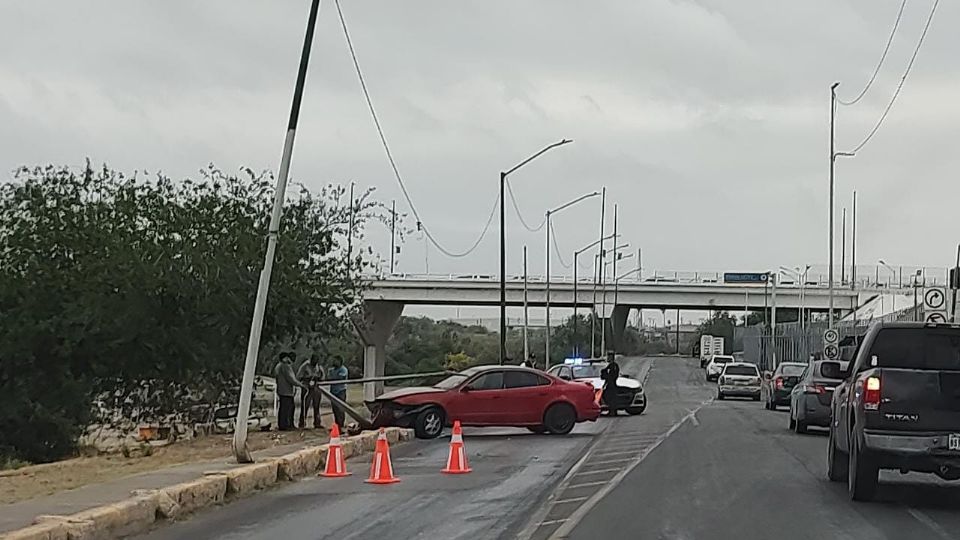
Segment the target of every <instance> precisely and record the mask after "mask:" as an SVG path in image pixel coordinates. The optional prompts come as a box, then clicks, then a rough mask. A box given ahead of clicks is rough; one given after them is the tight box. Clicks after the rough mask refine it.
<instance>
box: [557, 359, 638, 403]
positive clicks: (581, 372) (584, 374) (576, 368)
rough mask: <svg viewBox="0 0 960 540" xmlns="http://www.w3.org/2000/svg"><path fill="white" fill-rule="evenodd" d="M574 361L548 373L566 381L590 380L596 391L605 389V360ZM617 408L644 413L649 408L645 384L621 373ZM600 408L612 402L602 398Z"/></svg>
mask: <svg viewBox="0 0 960 540" xmlns="http://www.w3.org/2000/svg"><path fill="white" fill-rule="evenodd" d="M571 360H574V361H572V362H569V363H568V362H565V363H564V364H559V365H556V366H553V367H552V368H550V370H549V371H547V373H549V374H551V375H553V376H555V377H559V378H560V379H563V380H565V381H582V382H589V383H590V384H591V385H593V388H594V390H595V391H600V390H602V389H603V379H601V378H600V371H601V370H603V368H605V367H607V362H606V361H605V360H582V361H580V362H577V360H579V359H571ZM616 407H617V409H621V410H624V411H627V414H634V415H636V414H642V413H643V411H644V410H646V408H647V395H646V394H645V393H644V391H643V385H642V384H641V383H640V381H638V380H637V379H634V378H632V377H625V376H623V375H620V377H619V378H618V379H617V403H616ZM600 408H601V409H603V410H608V409H609V408H610V404H608V403H607V402H606V401H605V400H604V399H601V400H600Z"/></svg>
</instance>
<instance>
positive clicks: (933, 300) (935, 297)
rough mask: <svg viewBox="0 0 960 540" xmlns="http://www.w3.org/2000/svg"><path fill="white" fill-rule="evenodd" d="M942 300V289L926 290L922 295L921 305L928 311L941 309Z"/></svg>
mask: <svg viewBox="0 0 960 540" xmlns="http://www.w3.org/2000/svg"><path fill="white" fill-rule="evenodd" d="M944 300H945V298H944V294H943V289H927V292H925V293H923V303H924V304H925V305H926V306H927V308H929V309H940V308H942V307H943V302H944Z"/></svg>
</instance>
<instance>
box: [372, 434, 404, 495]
mask: <svg viewBox="0 0 960 540" xmlns="http://www.w3.org/2000/svg"><path fill="white" fill-rule="evenodd" d="M399 481H400V479H399V478H397V477H396V476H394V475H393V465H392V464H391V463H390V444H389V443H387V434H386V432H385V431H383V428H380V435H379V436H378V437H377V447H376V450H374V452H373V462H372V463H371V464H370V478H367V479H366V480H364V482H367V483H368V484H393V483H395V482H399Z"/></svg>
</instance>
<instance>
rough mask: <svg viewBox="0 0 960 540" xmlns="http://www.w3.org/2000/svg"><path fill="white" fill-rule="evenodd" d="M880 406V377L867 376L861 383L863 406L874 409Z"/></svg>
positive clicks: (870, 409)
mask: <svg viewBox="0 0 960 540" xmlns="http://www.w3.org/2000/svg"><path fill="white" fill-rule="evenodd" d="M879 407H880V377H867V380H866V381H865V382H864V383H863V408H864V409H866V410H869V411H875V410H877V409H878V408H879Z"/></svg>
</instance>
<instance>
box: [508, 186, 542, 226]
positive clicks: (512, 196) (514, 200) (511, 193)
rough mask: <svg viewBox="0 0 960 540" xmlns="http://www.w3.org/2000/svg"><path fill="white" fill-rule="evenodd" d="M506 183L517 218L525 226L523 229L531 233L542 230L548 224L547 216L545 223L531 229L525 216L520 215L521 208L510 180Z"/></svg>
mask: <svg viewBox="0 0 960 540" xmlns="http://www.w3.org/2000/svg"><path fill="white" fill-rule="evenodd" d="M506 183H507V192H508V193H509V195H510V202H512V203H513V209H514V210H515V211H516V212H517V217H518V218H520V223H521V224H522V225H523V228H524V229H526V230H528V231H530V232H538V231H539V230H540V229H542V228H543V225H544V224H545V223H546V222H547V218H546V216H544V218H543V221H541V222H540V225H537V226H536V227H531V226H530V225H527V222H526V221H525V220H524V219H523V214H522V213H520V206H518V205H517V198H516V197H515V196H514V194H513V186H511V185H510V179H509V178H507V179H506Z"/></svg>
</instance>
